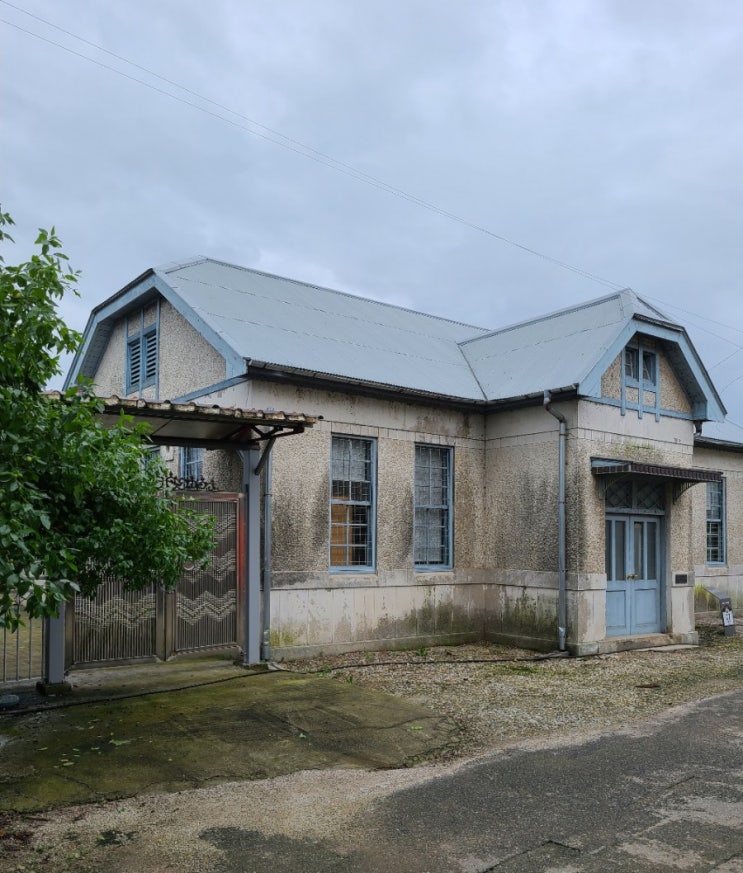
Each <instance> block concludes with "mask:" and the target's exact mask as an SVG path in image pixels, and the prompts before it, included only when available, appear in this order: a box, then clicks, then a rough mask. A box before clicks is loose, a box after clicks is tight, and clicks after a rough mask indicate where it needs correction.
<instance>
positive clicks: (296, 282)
mask: <svg viewBox="0 0 743 873" xmlns="http://www.w3.org/2000/svg"><path fill="white" fill-rule="evenodd" d="M207 261H208V262H210V263H212V264H221V265H222V266H224V267H230V268H231V269H233V270H240V271H242V272H244V273H253V274H254V275H257V276H265V277H267V278H269V279H280V280H281V281H282V282H291V283H292V284H293V285H301V286H302V287H304V288H312V289H314V290H316V291H325V292H327V293H328V294H337V295H338V296H339V297H348V298H350V299H352V300H361V301H363V302H364V303H372V304H374V305H375V306H383V307H385V308H387V309H396V310H398V311H400V312H409V313H410V314H411V315H420V316H422V317H425V318H430V319H432V320H435V321H442V322H446V323H447V324H454V325H458V326H459V327H469V328H472V330H475V331H481V332H482V333H483V335H487V334H488V328H486V327H479V326H478V325H475V324H469V323H468V322H466V321H457V320H455V319H453V318H446V317H444V316H442V315H433V314H432V313H430V312H421V311H420V310H418V309H411V308H410V307H408V306H400V305H399V304H397V303H387V302H386V301H384V300H375V299H374V298H373V297H364V296H363V295H361V294H351V293H350V292H348V291H338V290H337V289H336V288H328V287H327V286H325V285H317V284H315V283H314V282H304V281H302V280H301V279H293V278H291V277H290V276H280V275H279V274H278V273H269V272H267V271H266V270H256V269H254V268H253V267H243V266H241V265H239V264H231V263H230V262H229V261H223V260H220V259H219V258H209V257H201V258H192V259H191V260H189V261H184V262H183V264H182V267H193V266H197V265H198V264H200V263H205V262H207ZM174 263H176V262H174ZM182 267H181V268H182ZM156 269H158V270H160V268H156ZM177 269H180V268H179V267H178V266H173V267H172V269H170V270H169V271H168V272H174V271H175V270H177ZM473 339H477V337H473Z"/></svg>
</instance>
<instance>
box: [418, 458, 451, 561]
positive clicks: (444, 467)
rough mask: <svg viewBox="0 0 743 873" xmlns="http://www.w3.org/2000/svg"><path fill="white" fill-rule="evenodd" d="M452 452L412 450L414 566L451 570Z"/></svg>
mask: <svg viewBox="0 0 743 873" xmlns="http://www.w3.org/2000/svg"><path fill="white" fill-rule="evenodd" d="M451 458H452V450H451V449H450V448H442V447H441V446H426V445H417V446H416V447H415V510H414V519H413V560H414V562H415V566H416V567H421V568H423V567H432V568H436V569H448V568H449V567H451V551H452V550H451V538H452V537H451V519H452V507H451V499H452V488H451V478H452V477H451V467H452V465H451Z"/></svg>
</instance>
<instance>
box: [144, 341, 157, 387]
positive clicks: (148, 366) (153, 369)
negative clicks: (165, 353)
mask: <svg viewBox="0 0 743 873" xmlns="http://www.w3.org/2000/svg"><path fill="white" fill-rule="evenodd" d="M144 342H145V374H144V378H145V382H150V381H152V380H153V379H154V378H155V376H156V375H157V334H156V333H155V332H154V331H153V332H152V333H148V334H145V337H144Z"/></svg>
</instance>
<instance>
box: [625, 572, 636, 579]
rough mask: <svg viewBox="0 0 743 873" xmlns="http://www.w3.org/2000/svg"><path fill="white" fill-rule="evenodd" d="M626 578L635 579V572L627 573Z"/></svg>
mask: <svg viewBox="0 0 743 873" xmlns="http://www.w3.org/2000/svg"><path fill="white" fill-rule="evenodd" d="M627 579H637V573H627Z"/></svg>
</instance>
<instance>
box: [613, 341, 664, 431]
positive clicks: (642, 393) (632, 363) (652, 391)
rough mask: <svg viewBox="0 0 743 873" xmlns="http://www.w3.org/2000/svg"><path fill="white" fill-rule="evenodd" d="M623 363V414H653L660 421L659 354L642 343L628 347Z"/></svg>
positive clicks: (640, 415) (625, 350)
mask: <svg viewBox="0 0 743 873" xmlns="http://www.w3.org/2000/svg"><path fill="white" fill-rule="evenodd" d="M622 357H623V361H622V414H624V412H625V411H626V410H627V409H636V410H637V414H638V416H639V417H640V418H642V413H643V411H648V412H652V413H653V414H654V415H655V418H656V421H657V420H659V419H660V388H659V384H658V383H659V379H660V376H659V372H658V370H659V365H658V354H657V352H655V351H652V350H651V349H649V348H646V347H645V346H643V344H642V343H638V344H637V345H631V346H626V347H625V349H624V353H623V356H622Z"/></svg>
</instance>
